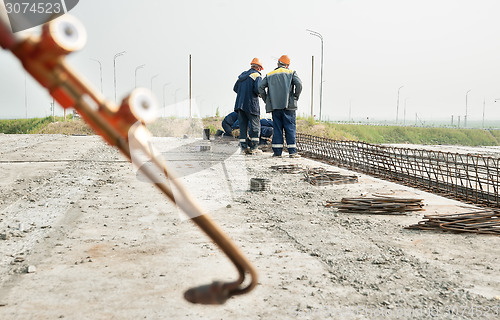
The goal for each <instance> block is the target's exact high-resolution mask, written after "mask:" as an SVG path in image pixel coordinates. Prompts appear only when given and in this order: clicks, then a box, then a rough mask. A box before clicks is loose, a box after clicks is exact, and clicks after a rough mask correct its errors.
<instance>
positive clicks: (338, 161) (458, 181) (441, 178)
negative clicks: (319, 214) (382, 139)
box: [296, 133, 500, 208]
mask: <svg viewBox="0 0 500 320" xmlns="http://www.w3.org/2000/svg"><path fill="white" fill-rule="evenodd" d="M296 143H297V149H298V150H299V152H300V153H301V154H302V155H304V156H306V157H310V158H314V159H318V160H321V161H324V162H327V163H330V164H333V165H336V166H339V167H344V168H347V169H349V170H353V171H357V172H362V173H365V174H368V175H371V176H375V177H378V178H381V179H385V180H390V181H394V182H397V183H401V184H404V185H407V186H410V187H415V188H419V189H423V190H425V191H429V192H433V193H437V194H441V195H443V196H446V197H449V198H453V199H457V200H461V201H465V202H469V203H474V204H477V205H481V206H486V207H493V208H498V207H499V205H500V200H499V196H498V188H499V170H500V169H499V162H500V159H495V158H492V157H486V156H483V155H477V154H475V155H471V154H459V153H450V152H441V151H432V150H423V149H409V148H399V147H390V146H380V145H372V144H368V143H364V142H359V141H339V140H333V139H328V138H322V137H316V136H312V135H307V134H303V133H297V140H296Z"/></svg>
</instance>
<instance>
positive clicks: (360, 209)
mask: <svg viewBox="0 0 500 320" xmlns="http://www.w3.org/2000/svg"><path fill="white" fill-rule="evenodd" d="M423 206H424V205H423V202H422V199H409V198H395V197H373V198H342V200H341V201H340V202H335V201H327V203H326V205H325V207H335V208H338V209H339V211H340V212H348V213H367V214H372V213H373V214H401V215H402V214H406V213H408V212H410V211H421V210H424V209H423Z"/></svg>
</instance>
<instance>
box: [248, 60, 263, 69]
mask: <svg viewBox="0 0 500 320" xmlns="http://www.w3.org/2000/svg"><path fill="white" fill-rule="evenodd" d="M252 64H256V65H258V66H259V67H261V68H262V70H264V67H263V66H262V63H260V60H259V58H253V60H252V62H250V65H252Z"/></svg>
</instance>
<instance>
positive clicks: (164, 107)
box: [163, 82, 170, 118]
mask: <svg viewBox="0 0 500 320" xmlns="http://www.w3.org/2000/svg"><path fill="white" fill-rule="evenodd" d="M169 84H170V82H167V83H165V84H163V118H165V115H166V109H167V106H166V104H165V88H166V87H167V86H168V85H169Z"/></svg>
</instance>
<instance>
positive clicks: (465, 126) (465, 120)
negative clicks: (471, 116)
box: [464, 89, 472, 128]
mask: <svg viewBox="0 0 500 320" xmlns="http://www.w3.org/2000/svg"><path fill="white" fill-rule="evenodd" d="M471 90H472V89H471ZM471 90H468V91H467V92H466V93H465V118H464V128H467V98H468V95H469V92H470V91H471Z"/></svg>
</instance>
